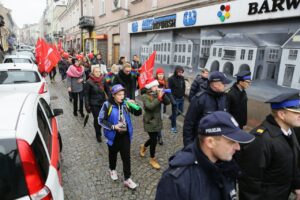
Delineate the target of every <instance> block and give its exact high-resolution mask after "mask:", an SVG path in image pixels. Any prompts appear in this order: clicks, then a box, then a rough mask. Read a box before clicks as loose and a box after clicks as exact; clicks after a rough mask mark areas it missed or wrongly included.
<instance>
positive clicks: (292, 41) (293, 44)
mask: <svg viewBox="0 0 300 200" xmlns="http://www.w3.org/2000/svg"><path fill="white" fill-rule="evenodd" d="M282 48H284V49H300V28H299V29H298V30H297V31H296V32H295V33H294V34H293V35H292V36H291V37H290V38H289V39H288V40H287V41H286V42H285V43H284V44H283V45H282Z"/></svg>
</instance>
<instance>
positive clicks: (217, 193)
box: [155, 111, 254, 200]
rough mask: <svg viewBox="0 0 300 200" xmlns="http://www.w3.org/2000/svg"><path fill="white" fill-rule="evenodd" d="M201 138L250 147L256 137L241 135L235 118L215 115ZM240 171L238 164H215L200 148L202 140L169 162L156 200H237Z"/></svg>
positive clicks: (202, 126) (203, 124)
mask: <svg viewBox="0 0 300 200" xmlns="http://www.w3.org/2000/svg"><path fill="white" fill-rule="evenodd" d="M198 134H200V135H202V136H222V135H223V136H224V137H226V138H227V139H229V140H233V141H236V142H242V143H248V142H251V141H253V140H254V137H253V136H252V135H250V134H248V133H246V132H244V131H242V130H241V129H240V128H239V127H238V124H237V122H236V121H235V120H234V119H233V117H232V116H231V115H230V114H229V113H226V112H224V111H216V112H214V113H212V114H209V115H207V116H205V117H203V119H201V121H200V124H199V131H198ZM239 174H240V171H239V168H238V165H237V164H236V162H235V161H233V160H231V161H222V160H218V161H217V162H212V161H211V160H209V158H208V156H207V155H206V154H205V152H203V151H202V148H201V147H200V144H199V140H198V139H197V140H194V142H193V143H191V144H189V145H188V146H186V147H185V148H184V149H182V150H181V151H178V152H177V153H176V154H175V155H173V156H172V157H171V158H170V159H169V168H168V169H167V170H166V171H165V172H164V173H163V175H162V178H161V179H160V181H159V183H158V186H157V190H156V198H155V199H156V200H166V199H172V200H199V199H201V200H236V199H237V193H236V179H237V177H238V176H239Z"/></svg>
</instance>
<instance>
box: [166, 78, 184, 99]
mask: <svg viewBox="0 0 300 200" xmlns="http://www.w3.org/2000/svg"><path fill="white" fill-rule="evenodd" d="M168 84H169V88H170V89H171V90H172V95H173V96H174V98H175V99H181V98H183V97H184V94H185V80H184V77H182V76H177V75H176V74H175V73H174V75H172V76H171V77H170V78H169V79H168Z"/></svg>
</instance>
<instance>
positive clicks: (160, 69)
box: [156, 68, 165, 75]
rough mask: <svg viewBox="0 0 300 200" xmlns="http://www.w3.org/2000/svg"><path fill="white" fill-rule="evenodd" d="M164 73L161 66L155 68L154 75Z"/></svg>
mask: <svg viewBox="0 0 300 200" xmlns="http://www.w3.org/2000/svg"><path fill="white" fill-rule="evenodd" d="M164 73H165V70H164V69H163V68H157V69H156V75H157V74H164Z"/></svg>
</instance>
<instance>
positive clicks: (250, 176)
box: [238, 115, 300, 200]
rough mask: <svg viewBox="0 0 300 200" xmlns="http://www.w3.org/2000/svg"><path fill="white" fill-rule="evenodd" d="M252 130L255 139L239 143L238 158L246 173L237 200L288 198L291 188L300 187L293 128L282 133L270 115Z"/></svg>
mask: <svg viewBox="0 0 300 200" xmlns="http://www.w3.org/2000/svg"><path fill="white" fill-rule="evenodd" d="M251 133H252V134H254V135H255V140H254V141H253V142H252V143H250V144H247V145H245V146H243V147H242V151H241V152H240V157H239V160H238V162H239V164H240V167H241V169H242V171H243V173H244V175H245V176H243V177H242V178H241V179H240V180H239V190H240V200H269V199H270V200H287V199H288V198H289V195H290V192H291V191H292V189H295V188H300V176H299V170H298V156H299V144H298V142H297V139H296V136H295V134H294V132H293V133H292V135H291V136H290V138H288V137H287V136H284V135H283V133H282V131H281V128H280V127H279V126H278V124H277V123H276V121H275V120H274V118H273V117H272V116H271V115H269V116H268V117H267V118H266V120H265V121H264V122H263V123H262V124H261V125H260V126H258V127H257V128H255V129H254V130H252V131H251Z"/></svg>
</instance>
